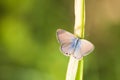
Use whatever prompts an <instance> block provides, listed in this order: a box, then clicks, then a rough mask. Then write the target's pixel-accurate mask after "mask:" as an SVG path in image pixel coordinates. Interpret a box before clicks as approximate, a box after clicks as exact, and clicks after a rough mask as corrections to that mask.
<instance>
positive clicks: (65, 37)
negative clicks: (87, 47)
mask: <svg viewBox="0 0 120 80" xmlns="http://www.w3.org/2000/svg"><path fill="white" fill-rule="evenodd" d="M57 38H58V41H59V43H60V44H61V51H62V52H63V53H64V54H65V55H67V56H69V55H71V54H72V53H73V52H74V50H75V44H76V41H77V38H76V37H75V36H74V35H73V34H71V33H69V32H67V31H65V30H62V29H58V30H57Z"/></svg>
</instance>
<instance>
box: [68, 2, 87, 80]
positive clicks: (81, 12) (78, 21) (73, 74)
mask: <svg viewBox="0 0 120 80" xmlns="http://www.w3.org/2000/svg"><path fill="white" fill-rule="evenodd" d="M84 25H85V1H84V0H75V25H74V34H75V35H76V36H78V37H80V38H84ZM83 63H84V61H83V58H82V60H80V61H79V60H77V59H75V58H74V57H73V56H70V60H69V63H68V68H67V74H66V80H75V79H76V80H83Z"/></svg>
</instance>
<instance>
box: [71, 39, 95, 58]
mask: <svg viewBox="0 0 120 80" xmlns="http://www.w3.org/2000/svg"><path fill="white" fill-rule="evenodd" d="M93 49H94V45H93V44H92V43H91V42H89V41H87V40H84V39H81V40H80V39H79V41H78V42H77V45H76V49H75V52H74V54H73V56H74V57H75V58H76V59H81V58H82V57H83V56H86V55H88V54H89V53H91V52H92V51H93Z"/></svg>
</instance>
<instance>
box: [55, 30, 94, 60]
mask: <svg viewBox="0 0 120 80" xmlns="http://www.w3.org/2000/svg"><path fill="white" fill-rule="evenodd" d="M57 39H58V42H59V43H60V45H61V51H62V53H63V54H64V55H66V56H70V55H72V56H73V57H74V58H76V59H78V60H80V59H82V57H83V56H86V55H88V54H89V53H91V52H92V51H93V50H94V45H93V44H92V43H91V42H89V41H88V40H85V39H80V38H78V37H77V36H75V35H73V34H72V33H70V32H68V31H66V30H63V29H57Z"/></svg>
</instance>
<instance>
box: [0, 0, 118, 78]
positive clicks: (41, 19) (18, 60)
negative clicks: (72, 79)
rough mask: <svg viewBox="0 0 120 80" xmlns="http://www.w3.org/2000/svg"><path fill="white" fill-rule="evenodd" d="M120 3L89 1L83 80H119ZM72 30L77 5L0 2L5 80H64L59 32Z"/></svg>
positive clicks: (54, 0)
mask: <svg viewBox="0 0 120 80" xmlns="http://www.w3.org/2000/svg"><path fill="white" fill-rule="evenodd" d="M119 3H120V1H119V0H86V26H85V27H86V28H85V32H86V33H85V38H86V39H88V40H90V41H91V42H92V43H93V44H94V45H95V50H94V52H93V53H92V54H90V55H88V56H87V57H85V58H84V80H120V76H119V74H120V42H119V41H120V5H119ZM73 26H74V0H0V80H65V75H66V70H67V65H68V61H69V57H65V56H64V55H63V54H61V52H60V51H59V46H60V45H59V44H58V42H57V40H56V29H58V28H63V29H65V30H68V31H70V32H72V33H73V29H74V28H73Z"/></svg>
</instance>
